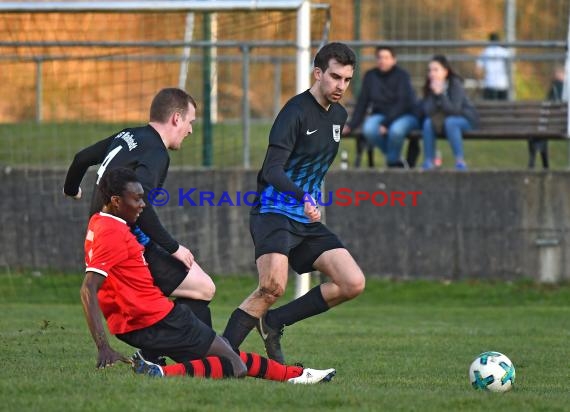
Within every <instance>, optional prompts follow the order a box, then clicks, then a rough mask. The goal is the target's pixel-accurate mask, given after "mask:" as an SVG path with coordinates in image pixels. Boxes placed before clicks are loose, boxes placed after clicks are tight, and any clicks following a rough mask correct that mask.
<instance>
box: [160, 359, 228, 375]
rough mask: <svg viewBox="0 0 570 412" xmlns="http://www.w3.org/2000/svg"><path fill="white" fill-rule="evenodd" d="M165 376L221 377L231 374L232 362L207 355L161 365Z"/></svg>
mask: <svg viewBox="0 0 570 412" xmlns="http://www.w3.org/2000/svg"><path fill="white" fill-rule="evenodd" d="M162 370H163V371H164V375H165V376H181V375H188V376H194V377H196V378H209V379H223V378H227V377H230V376H233V368H232V364H231V363H230V361H229V360H227V359H225V358H219V357H217V356H208V357H207V358H203V359H196V360H192V361H188V362H183V363H176V364H174V365H167V366H163V367H162Z"/></svg>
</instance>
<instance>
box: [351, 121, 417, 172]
mask: <svg viewBox="0 0 570 412" xmlns="http://www.w3.org/2000/svg"><path fill="white" fill-rule="evenodd" d="M385 117H386V116H384V115H382V114H371V115H370V116H368V117H367V118H366V120H365V121H364V124H363V126H362V134H363V135H364V137H365V138H366V140H367V141H368V142H369V143H371V144H374V145H375V146H376V147H378V148H379V149H380V150H381V151H382V153H384V155H385V156H386V160H387V162H388V165H391V164H395V163H398V162H399V161H400V153H401V152H402V146H403V145H404V140H405V139H406V136H407V135H408V133H410V131H412V130H413V129H418V128H419V127H420V126H419V122H418V119H417V118H416V117H415V116H413V115H411V114H404V115H402V116H400V117H398V118H396V120H394V121H393V122H392V123H391V124H390V127H388V136H385V135H384V136H383V135H381V134H380V123H382V120H384V118H385Z"/></svg>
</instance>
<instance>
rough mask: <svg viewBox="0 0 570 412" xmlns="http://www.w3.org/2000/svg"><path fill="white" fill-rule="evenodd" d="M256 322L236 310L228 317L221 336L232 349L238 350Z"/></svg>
mask: <svg viewBox="0 0 570 412" xmlns="http://www.w3.org/2000/svg"><path fill="white" fill-rule="evenodd" d="M258 321H259V319H258V318H254V317H253V316H251V315H250V314H248V313H246V312H244V311H243V310H241V309H240V308H237V309H236V310H234V311H233V313H232V315H231V316H230V320H228V324H227V325H226V330H224V334H223V335H222V336H223V337H224V338H226V339H227V340H228V342H229V344H230V345H231V347H232V348H234V349H238V348H239V347H240V345H241V344H242V343H243V341H244V340H245V338H247V335H248V334H249V332H250V331H251V330H252V329H253V328H254V327H255V325H256V324H257V322H258Z"/></svg>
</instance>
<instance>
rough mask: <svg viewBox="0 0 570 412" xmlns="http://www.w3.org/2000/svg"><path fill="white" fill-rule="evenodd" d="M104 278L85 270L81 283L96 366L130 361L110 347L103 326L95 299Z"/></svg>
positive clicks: (82, 298) (82, 300) (103, 366)
mask: <svg viewBox="0 0 570 412" xmlns="http://www.w3.org/2000/svg"><path fill="white" fill-rule="evenodd" d="M104 280H105V278H104V277H103V276H102V275H99V274H97V273H95V272H87V273H86V274H85V279H84V280H83V285H81V303H82V304H83V311H84V313H85V319H86V320H87V326H89V331H90V332H91V336H92V337H93V341H94V342H95V345H96V346H97V350H98V355H97V368H105V367H107V366H111V365H113V364H114V363H116V362H117V361H121V362H125V363H131V361H130V359H129V358H127V357H126V356H124V355H122V354H120V353H119V352H116V351H115V350H114V349H113V348H111V346H110V345H109V341H108V339H107V335H106V334H105V329H104V328H103V322H102V321H101V318H102V314H101V308H100V307H99V302H98V301H97V291H98V290H99V288H100V287H101V285H102V284H103V281H104Z"/></svg>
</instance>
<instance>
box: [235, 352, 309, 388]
mask: <svg viewBox="0 0 570 412" xmlns="http://www.w3.org/2000/svg"><path fill="white" fill-rule="evenodd" d="M239 356H240V357H241V360H242V361H244V363H245V365H246V366H247V376H252V377H254V378H261V379H268V380H272V381H279V382H284V381H286V380H288V379H291V378H296V377H297V376H301V374H302V373H303V367H301V366H287V365H282V364H280V363H279V362H276V361H274V360H272V359H267V358H265V357H263V356H261V355H259V354H257V353H250V352H240V353H239Z"/></svg>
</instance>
